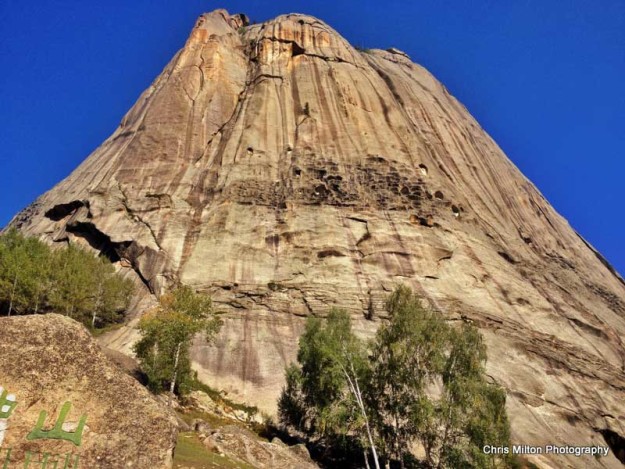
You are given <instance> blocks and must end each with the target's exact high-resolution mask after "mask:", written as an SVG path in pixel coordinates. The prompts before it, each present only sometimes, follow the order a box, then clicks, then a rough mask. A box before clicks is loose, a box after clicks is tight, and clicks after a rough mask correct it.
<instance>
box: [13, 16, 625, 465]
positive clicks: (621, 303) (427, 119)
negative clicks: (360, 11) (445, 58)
mask: <svg viewBox="0 0 625 469" xmlns="http://www.w3.org/2000/svg"><path fill="white" fill-rule="evenodd" d="M572 190H574V189H572ZM12 225H13V226H15V227H18V228H19V229H20V230H22V231H23V232H24V233H27V234H30V235H36V236H39V237H41V238H43V239H45V240H47V241H49V242H50V243H58V242H70V243H81V244H84V245H89V246H91V247H92V248H93V249H94V250H96V251H99V252H102V253H104V254H106V255H107V256H108V257H109V258H110V259H111V260H113V261H114V262H116V263H117V265H118V266H119V268H120V269H121V270H124V271H126V272H127V274H128V275H129V276H134V277H135V278H136V279H137V280H138V282H140V283H141V284H142V285H143V286H144V287H145V288H144V293H143V294H142V298H143V300H144V302H143V303H138V306H137V307H136V308H135V309H136V315H135V317H134V319H132V320H131V321H130V324H129V325H128V326H127V327H125V328H123V329H122V330H120V331H117V332H115V333H112V334H109V335H107V336H105V337H104V339H103V341H104V342H105V343H106V345H108V346H109V347H112V348H115V349H117V350H120V351H124V352H129V350H130V347H131V345H132V343H133V341H134V340H135V339H136V332H135V330H134V329H133V327H132V326H133V324H134V322H135V321H136V318H137V317H138V315H139V314H140V313H141V310H142V308H141V307H140V305H142V304H146V303H148V302H149V301H150V300H151V299H152V298H153V297H154V296H155V295H158V294H159V293H160V292H162V291H163V290H164V289H165V288H167V287H168V286H169V285H172V284H173V283H175V282H177V281H181V282H183V283H185V284H188V285H191V286H193V287H194V288H195V289H197V290H200V291H204V292H207V293H209V294H210V295H211V296H212V297H213V299H214V301H215V303H216V305H217V306H218V307H219V308H220V309H221V310H223V311H225V312H226V313H227V320H226V324H225V326H224V328H223V330H222V332H221V334H220V335H219V337H218V339H217V341H216V343H215V344H214V345H212V346H206V345H204V344H202V342H200V341H198V342H197V343H196V344H195V346H194V349H193V358H194V362H195V367H196V369H197V370H198V372H199V376H200V377H201V378H203V379H205V380H206V381H207V382H210V383H212V384H213V385H217V386H220V387H222V388H225V389H227V390H229V391H230V392H231V395H235V396H238V397H239V398H240V399H243V400H246V401H248V402H250V403H252V404H256V405H259V406H260V407H261V408H264V409H265V410H267V411H272V410H275V405H276V404H275V403H276V398H277V396H278V394H279V392H280V389H281V387H282V385H283V379H284V378H283V369H284V366H285V364H287V363H289V362H291V361H292V360H293V359H294V356H295V352H296V350H297V340H298V335H299V334H300V332H301V331H302V328H303V323H304V318H305V317H306V316H308V315H324V314H325V313H327V311H328V310H329V308H331V307H332V306H340V307H342V308H345V309H347V310H348V311H350V312H351V313H352V315H353V318H354V320H355V322H356V328H357V330H358V331H359V333H360V334H362V335H371V334H372V333H373V331H375V329H376V327H377V326H378V324H379V323H380V320H381V319H383V317H384V311H383V302H384V299H385V297H386V295H387V294H388V293H389V292H390V291H391V290H392V288H393V287H394V285H396V284H398V283H403V284H406V285H409V286H411V287H412V288H413V289H415V290H416V291H418V292H419V293H420V294H421V295H423V297H424V298H426V299H427V301H429V302H430V304H431V305H432V307H433V308H435V309H437V310H438V311H440V312H441V314H444V315H445V316H446V317H447V318H448V319H449V320H450V321H451V320H460V319H462V320H467V321H472V322H473V323H475V324H476V325H478V326H479V327H480V329H481V331H482V333H483V334H484V337H485V340H486V343H487V345H488V353H489V361H488V365H487V370H488V373H489V375H490V376H491V377H492V379H493V380H495V381H496V382H498V383H500V384H501V385H502V386H504V387H505V389H506V390H507V393H508V401H507V405H508V412H509V414H510V416H511V425H512V432H513V440H514V441H515V442H518V443H519V444H526V445H547V444H554V445H604V446H605V445H606V444H607V443H606V442H608V443H609V444H610V445H611V447H612V450H611V451H610V454H609V455H608V456H607V457H605V458H600V459H595V458H592V457H587V456H582V457H580V458H577V457H575V456H567V457H562V456H558V457H556V456H553V455H549V454H543V455H537V456H535V457H532V458H531V460H532V461H533V462H534V463H536V464H539V465H540V467H554V468H555V467H566V464H568V465H569V467H613V468H616V467H622V466H621V462H620V461H619V460H618V459H617V457H616V456H618V455H619V453H618V452H619V451H621V453H620V457H621V458H622V459H623V460H625V456H623V452H625V449H624V448H625V415H624V413H623V409H624V406H623V403H624V402H625V373H624V358H625V347H624V345H623V337H624V336H625V282H624V281H623V279H622V278H621V277H620V276H619V274H618V273H617V272H616V271H615V270H614V269H613V268H612V267H611V266H610V264H609V263H608V262H607V261H606V260H605V259H604V258H603V257H602V256H601V255H600V254H599V253H598V252H597V251H596V250H595V249H593V247H592V246H590V245H589V244H588V243H587V242H586V241H585V240H584V239H583V238H582V237H581V236H580V235H579V234H577V233H576V232H575V231H574V230H573V229H572V228H571V227H570V226H569V224H568V223H567V222H566V220H565V219H563V218H562V217H561V216H560V215H559V214H558V213H556V211H555V210H554V209H553V208H552V207H551V206H550V205H549V203H548V202H547V201H546V200H545V199H544V197H543V196H542V195H541V194H540V192H539V191H538V190H537V189H536V188H535V187H534V186H533V185H532V183H531V182H530V181H528V180H527V179H526V178H525V177H524V176H523V175H522V174H521V173H520V172H519V170H518V169H517V168H516V167H515V166H514V165H513V164H512V163H511V162H510V160H508V158H507V157H506V156H505V155H504V153H503V152H502V151H501V149H500V148H499V147H498V146H497V144H496V143H495V142H494V141H493V140H492V139H491V138H490V137H489V136H488V135H487V134H486V133H485V132H484V130H482V129H481V128H480V126H479V124H478V123H477V122H476V121H475V119H473V118H472V117H471V115H470V114H469V112H468V111H467V109H466V108H465V107H464V106H463V105H462V104H461V103H459V102H458V101H457V100H456V99H455V98H454V97H453V96H451V95H450V94H449V92H448V91H447V90H446V89H445V87H444V86H443V85H442V84H441V83H440V82H438V81H437V80H436V79H435V78H434V77H433V76H432V75H431V74H430V73H428V72H427V70H425V69H424V68H423V67H421V66H419V65H417V64H415V63H413V62H412V61H411V60H410V58H409V57H408V56H407V55H406V54H405V53H403V52H402V51H400V50H398V49H395V48H391V49H388V50H377V49H371V50H358V49H356V48H354V47H352V46H351V45H350V44H349V43H348V42H347V41H346V40H345V39H343V38H342V37H341V36H340V35H339V34H338V33H337V32H336V31H334V30H333V29H332V28H331V27H329V26H328V25H326V24H325V23H323V22H322V21H320V20H318V19H316V18H313V17H310V16H304V15H298V14H289V15H283V16H279V17H277V18H275V19H273V20H270V21H267V22H265V23H262V24H254V25H251V24H248V20H247V18H246V17H245V16H244V15H229V14H228V13H227V12H226V11H224V10H217V11H215V12H212V13H209V14H205V15H202V16H201V17H200V18H199V19H198V20H197V23H196V24H195V26H194V28H193V30H192V32H191V35H190V37H189V39H188V40H187V42H186V44H185V45H184V47H183V48H182V49H181V50H180V51H179V52H178V53H177V54H176V55H175V56H174V58H173V59H172V60H171V62H170V63H169V64H168V65H167V66H166V67H165V69H164V70H163V72H162V73H161V74H160V75H159V76H158V77H157V79H156V80H155V81H154V83H152V85H150V86H149V88H148V89H147V90H146V91H145V92H144V93H143V94H142V95H141V96H140V97H139V100H138V101H137V103H136V104H135V105H134V106H133V107H132V109H131V110H130V111H129V112H128V114H127V115H126V116H125V117H124V118H123V119H122V121H121V124H120V125H119V127H118V128H117V130H115V132H114V133H113V134H112V135H111V136H110V137H109V138H108V139H107V140H106V141H105V142H104V143H103V144H102V145H101V146H100V147H99V148H98V149H97V150H95V151H94V152H93V153H92V154H91V155H90V156H89V157H88V158H87V159H86V160H85V161H84V162H83V163H82V164H81V165H80V166H79V167H78V168H77V169H76V170H75V171H74V172H73V173H72V174H71V175H70V176H69V177H67V178H66V179H65V180H63V181H62V182H60V183H59V184H58V185H57V186H56V187H54V188H53V189H52V190H50V191H49V192H47V193H46V194H44V195H42V196H41V197H39V198H38V199H37V200H36V201H35V202H34V203H33V204H32V205H31V206H30V207H28V208H26V209H25V210H24V211H23V212H21V213H20V214H18V215H17V216H16V217H15V218H14V220H13V221H12ZM615 454H616V456H615ZM580 464H581V465H580Z"/></svg>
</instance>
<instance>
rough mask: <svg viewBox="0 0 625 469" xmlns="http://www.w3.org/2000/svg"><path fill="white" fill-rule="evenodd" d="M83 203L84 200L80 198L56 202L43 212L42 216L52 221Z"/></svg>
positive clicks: (64, 215) (66, 214)
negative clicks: (62, 202) (56, 203)
mask: <svg viewBox="0 0 625 469" xmlns="http://www.w3.org/2000/svg"><path fill="white" fill-rule="evenodd" d="M85 205H86V204H85V202H83V201H82V200H73V201H71V202H69V203H67V204H58V205H55V206H54V207H52V208H51V209H49V210H48V211H47V212H46V213H44V216H45V217H46V218H49V219H50V220H52V221H59V220H62V219H63V218H65V217H67V216H68V215H71V214H72V213H74V212H75V211H76V210H77V209H79V208H80V207H83V206H85Z"/></svg>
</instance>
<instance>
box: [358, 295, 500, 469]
mask: <svg viewBox="0 0 625 469" xmlns="http://www.w3.org/2000/svg"><path fill="white" fill-rule="evenodd" d="M386 308H387V311H388V312H389V314H390V316H391V318H390V321H389V322H388V323H387V324H384V325H383V326H381V327H380V328H379V330H378V332H377V334H376V338H375V341H374V344H373V347H372V361H373V372H372V374H371V377H372V379H371V383H370V386H368V389H369V391H370V392H369V394H368V403H369V404H370V406H371V407H372V414H373V415H374V416H375V424H376V426H377V428H378V431H379V433H380V435H381V438H382V441H383V442H384V449H385V450H386V451H387V452H388V453H389V454H390V455H392V457H393V458H394V459H396V460H398V461H399V462H400V466H401V467H404V458H405V456H406V455H407V454H408V453H409V448H410V444H411V443H412V442H414V441H420V442H421V444H422V445H423V447H424V448H425V452H426V459H427V463H428V465H430V466H431V467H436V468H454V469H455V468H494V467H505V466H506V465H508V464H509V462H510V461H509V460H508V459H505V458H504V457H503V456H502V457H501V458H499V457H497V456H491V455H485V454H483V452H482V447H483V446H484V445H485V444H492V445H497V446H506V445H508V444H509V436H510V433H509V424H508V420H507V416H506V411H505V392H504V391H503V390H502V389H501V388H499V387H498V386H496V385H493V384H490V383H488V382H487V381H486V378H485V370H484V363H485V361H486V347H485V345H484V343H483V340H482V336H481V335H480V333H479V332H478V331H477V329H475V327H473V326H471V325H468V324H462V325H461V326H460V327H450V326H449V325H448V324H447V323H446V322H445V321H444V320H443V318H442V317H441V316H440V314H438V313H436V312H434V311H432V310H431V309H429V308H426V307H424V306H423V304H422V303H421V300H420V299H419V297H418V296H417V295H415V294H414V293H413V292H412V291H411V290H410V289H409V288H407V287H403V286H400V287H398V288H397V289H396V290H395V291H394V292H393V293H392V294H391V296H390V297H389V299H388V301H387V304H386Z"/></svg>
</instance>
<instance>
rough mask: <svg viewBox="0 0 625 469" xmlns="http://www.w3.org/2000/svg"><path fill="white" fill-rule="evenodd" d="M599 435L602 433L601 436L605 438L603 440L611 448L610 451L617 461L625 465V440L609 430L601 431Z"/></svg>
mask: <svg viewBox="0 0 625 469" xmlns="http://www.w3.org/2000/svg"><path fill="white" fill-rule="evenodd" d="M599 433H601V436H603V439H604V440H605V442H606V443H607V445H608V446H609V447H610V450H611V451H612V453H613V454H614V456H615V457H616V459H618V460H619V461H621V462H622V463H623V464H625V438H623V437H622V436H621V435H619V434H618V433H616V432H615V431H612V430H609V429H607V428H604V429H602V430H599Z"/></svg>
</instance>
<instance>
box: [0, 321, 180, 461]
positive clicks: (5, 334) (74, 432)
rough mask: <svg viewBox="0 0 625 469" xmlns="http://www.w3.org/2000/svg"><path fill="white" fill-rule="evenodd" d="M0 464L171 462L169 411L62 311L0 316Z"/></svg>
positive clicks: (173, 427)
mask: <svg viewBox="0 0 625 469" xmlns="http://www.w3.org/2000/svg"><path fill="white" fill-rule="evenodd" d="M0 387H1V388H3V389H0V467H2V468H6V469H9V468H17V467H19V468H35V467H37V468H42V469H45V468H48V469H50V468H53V467H54V468H57V467H58V468H65V469H69V468H79V467H80V468H90V469H91V468H94V469H122V468H130V467H133V468H153V469H164V468H166V467H171V462H172V455H173V451H174V446H175V444H176V435H177V433H178V426H177V423H176V418H175V417H174V415H173V412H172V411H171V410H170V409H169V408H168V407H167V406H165V405H164V404H163V403H161V402H159V401H158V400H157V399H156V398H155V397H153V396H152V395H151V394H150V393H149V391H147V390H146V389H145V388H144V387H143V386H141V384H139V383H138V382H137V381H136V380H134V379H133V378H131V377H130V376H128V375H127V374H125V373H124V372H123V371H121V370H120V369H119V368H118V367H116V366H115V365H114V364H113V363H112V362H110V361H109V359H108V358H106V356H104V355H103V354H102V352H101V351H100V347H99V346H98V344H97V343H96V342H95V341H94V340H93V339H92V338H91V336H90V334H89V333H88V332H87V330H86V329H85V328H84V327H83V326H82V325H80V324H79V323H77V322H76V321H74V320H72V319H69V318H67V317H65V316H59V315H56V314H48V315H45V316H22V317H10V318H7V317H4V318H0Z"/></svg>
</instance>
